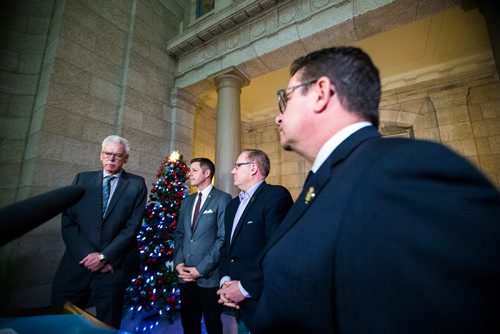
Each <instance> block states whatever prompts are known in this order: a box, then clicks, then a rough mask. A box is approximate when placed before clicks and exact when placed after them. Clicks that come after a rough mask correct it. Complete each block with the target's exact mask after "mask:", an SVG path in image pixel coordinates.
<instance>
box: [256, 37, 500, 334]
mask: <svg viewBox="0 0 500 334" xmlns="http://www.w3.org/2000/svg"><path fill="white" fill-rule="evenodd" d="M290 72H291V75H292V78H291V79H290V83H289V86H288V87H287V88H285V89H284V90H281V91H279V92H278V97H279V106H280V111H281V114H279V115H278V116H277V117H276V123H277V125H278V129H279V133H280V141H281V145H282V146H283V147H284V148H285V149H286V150H293V151H295V152H296V153H298V154H299V155H301V156H302V157H304V158H305V159H306V160H308V161H310V162H311V163H313V165H312V171H313V172H314V174H313V175H312V176H310V177H308V179H307V181H306V183H305V186H304V189H303V192H302V193H301V194H300V196H299V198H298V199H297V201H296V202H295V204H294V206H293V207H292V208H291V209H290V211H289V213H288V215H287V216H286V218H285V219H284V220H283V222H282V223H281V225H280V227H279V229H278V231H276V234H275V235H274V236H273V238H272V239H271V240H270V242H269V243H268V246H267V248H266V250H265V251H264V253H263V256H262V258H261V266H262V270H263V275H264V290H263V293H262V296H261V298H260V301H259V305H258V308H257V311H256V314H255V318H254V325H255V329H256V330H255V333H322V334H328V333H406V334H407V333H488V332H496V333H498V332H500V328H499V322H500V317H499V316H498V310H499V309H498V301H499V300H500V293H499V284H498V282H500V265H499V263H500V220H499V217H500V195H499V193H498V190H497V189H496V188H495V187H494V186H492V185H491V184H490V183H489V182H488V181H487V180H486V179H485V178H484V177H483V176H482V175H481V173H480V172H478V171H477V170H476V168H474V167H473V166H472V165H471V164H470V163H468V162H467V161H466V160H465V159H463V158H461V157H459V156H458V155H456V154H455V153H453V152H451V151H450V150H448V149H446V148H445V147H444V146H442V145H439V144H435V143H430V142H424V141H417V140H410V139H387V138H386V139H382V138H381V137H380V135H379V133H378V132H377V126H378V121H379V119H378V105H379V101H380V94H381V93H380V80H379V74H378V70H377V69H376V67H375V66H374V65H373V63H372V62H371V60H370V58H369V57H368V55H366V54H365V53H364V52H363V51H361V50H360V49H357V48H351V47H338V48H330V49H324V50H320V51H317V52H313V53H311V54H308V55H307V56H305V57H301V58H299V59H297V60H296V61H295V62H294V63H293V64H292V66H291V71H290Z"/></svg>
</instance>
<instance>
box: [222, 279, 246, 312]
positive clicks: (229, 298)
mask: <svg viewBox="0 0 500 334" xmlns="http://www.w3.org/2000/svg"><path fill="white" fill-rule="evenodd" d="M239 282H240V281H228V282H224V284H222V287H221V288H220V289H219V290H218V291H217V294H218V295H219V304H224V305H225V306H229V307H233V308H236V309H239V308H240V307H239V305H238V304H239V303H240V302H242V301H243V300H245V296H243V294H242V293H241V291H240V288H239Z"/></svg>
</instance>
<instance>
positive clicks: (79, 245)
mask: <svg viewBox="0 0 500 334" xmlns="http://www.w3.org/2000/svg"><path fill="white" fill-rule="evenodd" d="M80 183H81V180H80V174H77V175H76V176H75V179H74V180H73V182H72V183H71V184H72V185H80ZM77 211H78V210H77V205H76V204H75V205H73V206H72V207H70V208H69V209H67V210H66V211H64V212H63V214H62V217H61V233H62V237H63V240H64V243H65V245H66V249H67V250H68V252H69V253H70V254H71V256H72V257H73V259H75V260H76V261H78V262H79V261H80V260H82V259H83V258H84V257H85V256H87V255H88V254H90V253H92V252H95V247H94V246H93V245H92V243H91V242H90V241H89V240H88V239H87V238H86V237H85V235H84V234H82V233H80V231H79V229H80V228H79V226H78V223H77V221H78V215H77Z"/></svg>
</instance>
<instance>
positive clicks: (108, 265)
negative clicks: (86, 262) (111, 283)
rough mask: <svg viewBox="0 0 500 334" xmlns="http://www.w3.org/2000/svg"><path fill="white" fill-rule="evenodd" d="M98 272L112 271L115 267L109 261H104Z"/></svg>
mask: <svg viewBox="0 0 500 334" xmlns="http://www.w3.org/2000/svg"><path fill="white" fill-rule="evenodd" d="M99 272H101V273H103V274H106V273H114V272H115V268H113V265H112V264H111V263H106V264H105V265H104V266H103V267H102V269H101V270H100V271H99Z"/></svg>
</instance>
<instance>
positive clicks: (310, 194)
mask: <svg viewBox="0 0 500 334" xmlns="http://www.w3.org/2000/svg"><path fill="white" fill-rule="evenodd" d="M314 197H316V193H315V192H314V187H309V190H308V191H307V193H306V198H305V202H306V204H309V203H311V202H312V201H313V200H314Z"/></svg>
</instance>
